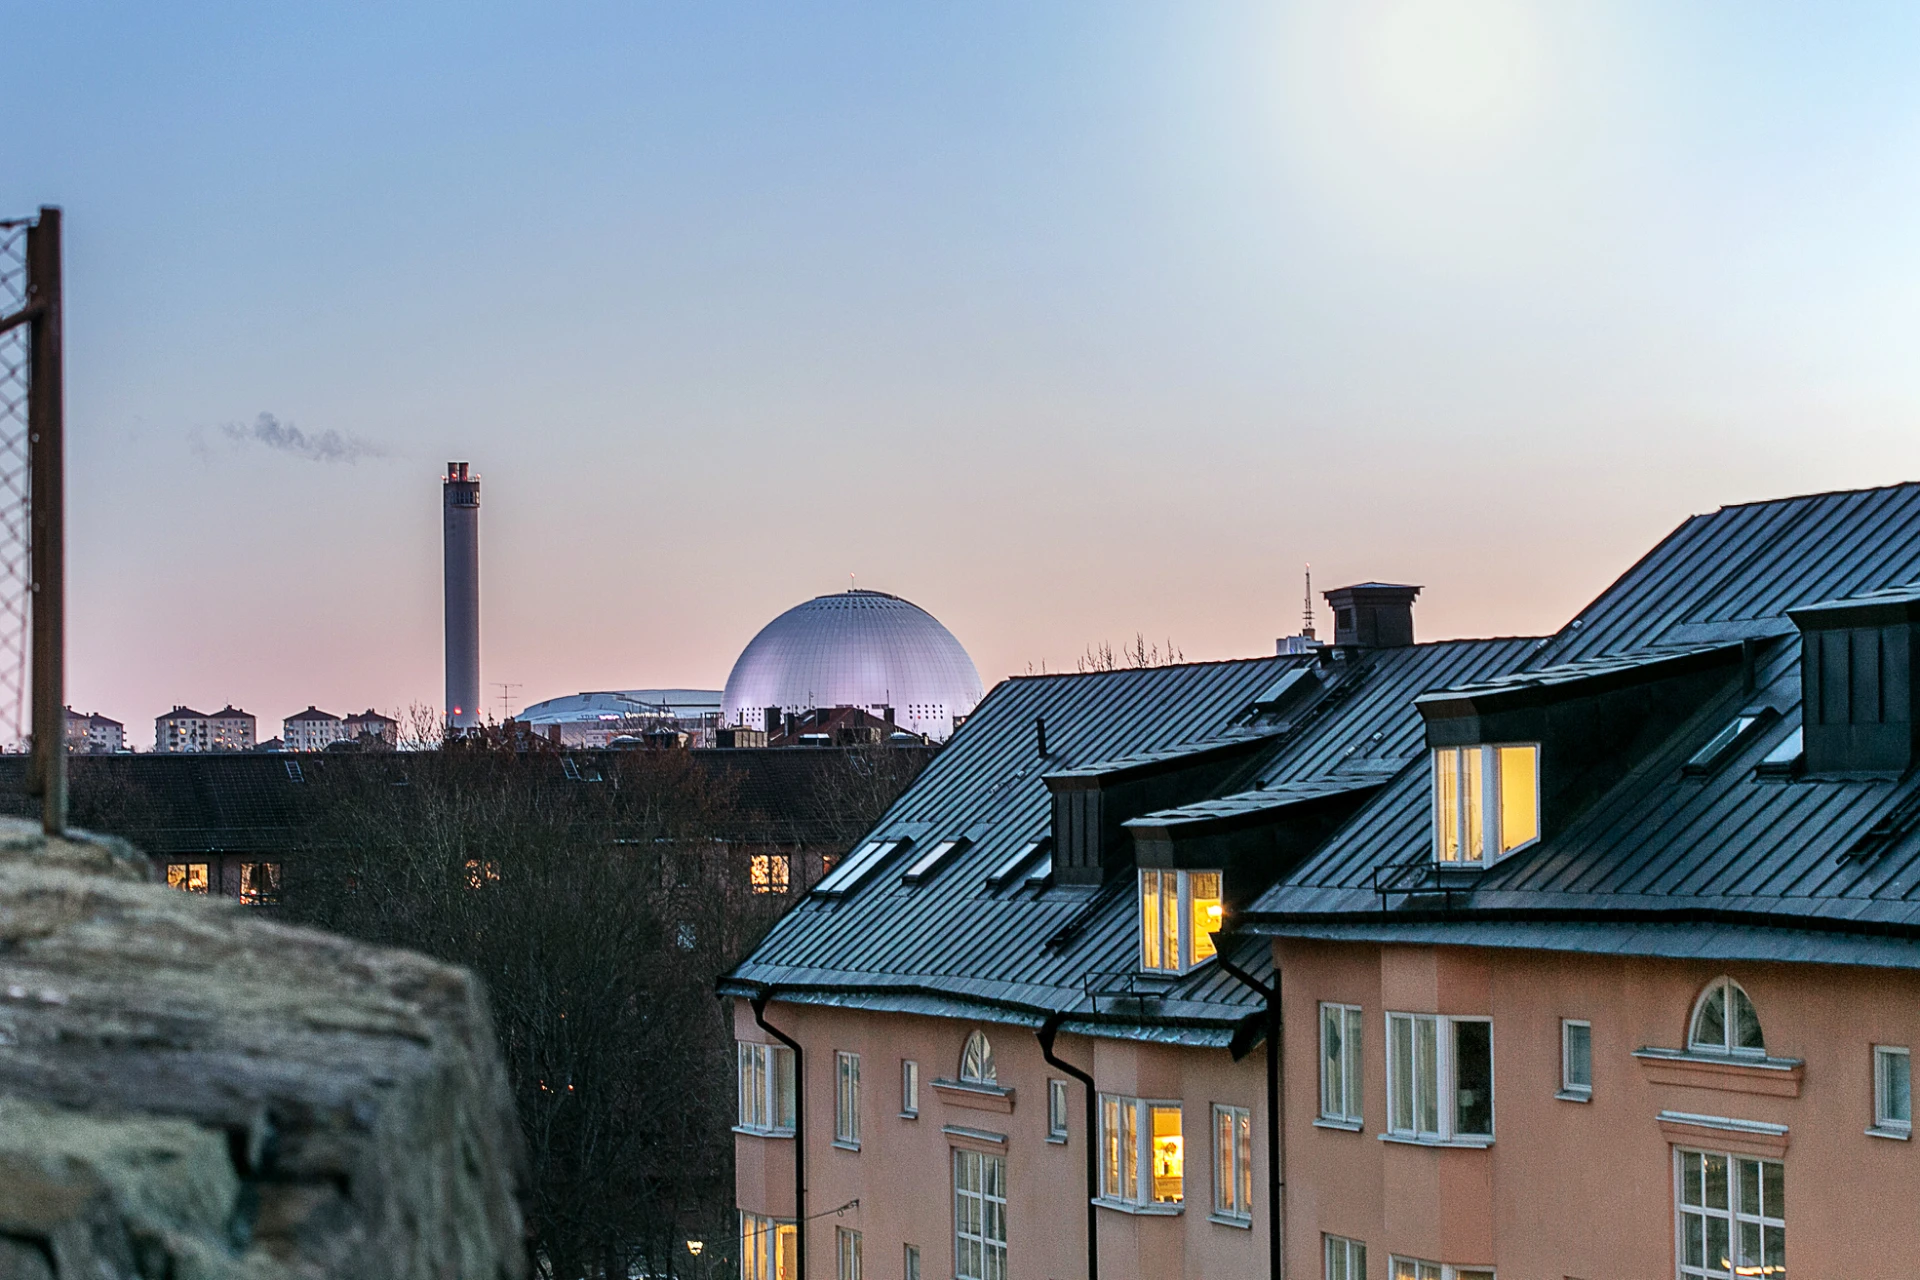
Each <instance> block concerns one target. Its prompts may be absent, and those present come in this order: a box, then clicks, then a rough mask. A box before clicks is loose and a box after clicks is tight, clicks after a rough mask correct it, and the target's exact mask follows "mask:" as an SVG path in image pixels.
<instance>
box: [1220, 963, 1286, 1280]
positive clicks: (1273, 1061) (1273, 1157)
mask: <svg viewBox="0 0 1920 1280" xmlns="http://www.w3.org/2000/svg"><path fill="white" fill-rule="evenodd" d="M1230 945H1231V943H1230V940H1229V939H1227V938H1220V939H1218V940H1217V949H1216V951H1215V958H1216V959H1217V960H1219V962H1220V970H1221V972H1223V973H1225V974H1226V975H1227V976H1228V977H1230V978H1233V979H1234V980H1236V981H1237V982H1239V983H1240V984H1241V985H1242V986H1244V987H1247V988H1249V989H1251V990H1252V991H1254V992H1256V993H1258V994H1259V995H1260V997H1261V998H1262V999H1264V1000H1265V1001H1266V1002H1267V1174H1268V1184H1269V1185H1268V1187H1267V1275H1268V1278H1269V1280H1285V1277H1286V1271H1287V1261H1286V1248H1285V1245H1286V1240H1285V1236H1284V1234H1283V1232H1284V1228H1285V1225H1286V1217H1285V1212H1284V1209H1283V1206H1284V1204H1285V1202H1286V1195H1287V1179H1286V1135H1287V1129H1286V1117H1285V1115H1284V1114H1283V1113H1282V1112H1281V1110H1280V1035H1281V1026H1280V968H1279V966H1278V965H1276V966H1274V970H1273V985H1272V986H1268V985H1267V984H1266V983H1264V982H1262V981H1260V980H1259V979H1258V978H1256V977H1254V976H1253V975H1252V974H1250V973H1248V972H1247V971H1246V970H1245V969H1242V968H1241V967H1240V966H1239V965H1237V964H1235V963H1234V962H1233V961H1231V960H1229V959H1227V950H1228V947H1229V946H1230Z"/></svg>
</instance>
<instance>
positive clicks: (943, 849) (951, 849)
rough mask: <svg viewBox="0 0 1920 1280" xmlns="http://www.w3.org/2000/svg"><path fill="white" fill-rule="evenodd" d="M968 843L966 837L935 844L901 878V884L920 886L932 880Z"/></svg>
mask: <svg viewBox="0 0 1920 1280" xmlns="http://www.w3.org/2000/svg"><path fill="white" fill-rule="evenodd" d="M966 843H967V840H966V839H965V838H964V837H962V838H961V839H957V840H942V841H940V842H939V843H937V844H935V845H934V846H933V848H931V849H929V850H927V851H926V852H925V853H923V854H921V855H920V857H919V858H918V859H917V860H916V861H915V862H914V864H913V865H912V866H910V867H908V868H907V870H906V874H904V875H902V876H901V877H900V882H901V883H902V884H920V883H922V882H924V881H926V880H930V879H932V878H933V873H934V872H936V871H938V870H939V869H940V868H941V866H942V865H943V864H944V863H945V862H946V860H947V859H948V858H950V857H952V856H953V855H954V854H955V853H957V852H959V850H960V848H961V847H962V846H963V845H965V844H966Z"/></svg>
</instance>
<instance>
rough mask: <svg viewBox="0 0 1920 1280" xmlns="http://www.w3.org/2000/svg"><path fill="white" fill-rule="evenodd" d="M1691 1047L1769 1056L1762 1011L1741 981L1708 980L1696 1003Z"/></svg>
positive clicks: (1688, 1042) (1689, 1044)
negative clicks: (1762, 1026) (1744, 989)
mask: <svg viewBox="0 0 1920 1280" xmlns="http://www.w3.org/2000/svg"><path fill="white" fill-rule="evenodd" d="M1687 1048H1689V1049H1691V1050H1693V1051H1694V1052H1695V1053H1726V1054H1736V1055H1739V1056H1741V1057H1749V1058H1764V1057H1766V1056H1767V1042H1766V1038H1765V1037H1764V1036H1762V1035H1761V1034H1760V1014H1759V1012H1758V1011H1757V1010H1755V1009H1754V1007H1753V1001H1752V1000H1750V999H1748V998H1747V993H1746V992H1745V991H1742V990H1741V989H1740V984H1739V983H1737V982H1735V981H1734V980H1733V979H1732V978H1715V979H1714V980H1713V981H1712V982H1710V983H1708V984H1707V989H1706V990H1705V991H1703V992H1701V994H1700V999H1699V1001H1698V1002H1696V1003H1695V1005H1694V1006H1693V1025H1692V1027H1691V1029H1689V1031H1688V1032H1687Z"/></svg>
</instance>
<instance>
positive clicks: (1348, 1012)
mask: <svg viewBox="0 0 1920 1280" xmlns="http://www.w3.org/2000/svg"><path fill="white" fill-rule="evenodd" d="M1333 1020H1337V1021H1338V1022H1339V1024H1340V1028H1339V1034H1340V1058H1339V1067H1338V1071H1339V1079H1337V1080H1336V1079H1334V1078H1333V1075H1332V1071H1331V1070H1330V1068H1329V1061H1330V1058H1329V1051H1328V1044H1327V1037H1328V1032H1329V1029H1330V1026H1329V1024H1330V1022H1331V1021H1333ZM1363 1023H1364V1011H1363V1010H1362V1009H1361V1007H1360V1006H1359V1005H1357V1004H1338V1003H1336V1002H1334V1001H1331V1000H1323V1001H1321V1002H1320V1119H1321V1120H1322V1121H1323V1122H1325V1123H1326V1124H1327V1125H1330V1126H1332V1127H1335V1128H1340V1129H1359V1128H1361V1127H1363V1126H1364V1125H1365V1124H1366V1120H1365V1119H1364V1116H1363V1108H1362V1105H1361V1104H1362V1100H1363V1097H1364V1094H1363V1086H1364V1084H1365V1081H1366V1075H1365V1066H1364V1063H1365V1059H1364V1058H1363V1057H1362V1056H1361V1055H1362V1046H1363V1044H1364V1039H1363V1037H1362V1035H1361V1027H1362V1025H1363ZM1335 1093H1338V1094H1339V1095H1340V1096H1339V1097H1338V1098H1335V1097H1334V1096H1333V1095H1334V1094H1335ZM1335 1103H1337V1104H1338V1105H1332V1104H1335Z"/></svg>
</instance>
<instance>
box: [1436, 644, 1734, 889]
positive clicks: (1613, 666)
mask: <svg viewBox="0 0 1920 1280" xmlns="http://www.w3.org/2000/svg"><path fill="white" fill-rule="evenodd" d="M1740 672H1741V648H1740V646H1739V645H1737V644H1736V645H1721V646H1716V647H1712V648H1698V649H1683V650H1677V651H1670V652H1657V653H1651V654H1636V655H1633V656H1631V657H1621V658H1600V659H1595V660H1593V661H1591V662H1579V663H1571V664H1568V665H1566V666H1560V667H1546V668H1542V669H1541V670H1539V671H1529V672H1523V673H1521V674H1518V675H1512V676H1505V677H1502V678H1500V679H1498V680H1489V681H1486V682H1484V683H1481V684H1474V685H1463V686H1461V687H1459V688H1455V689H1447V690H1442V691H1440V692H1437V693H1428V694H1423V695H1421V696H1420V697H1419V698H1416V699H1415V700H1414V705H1415V706H1416V707H1418V708H1419V711H1420V715H1421V717H1422V719H1424V720H1425V721H1426V729H1427V747H1428V749H1429V751H1430V752H1431V760H1432V813H1433V831H1432V840H1433V860H1434V862H1435V863H1436V864H1438V865H1441V866H1449V865H1452V866H1460V867H1481V866H1488V865H1491V864H1492V863H1494V862H1498V861H1499V860H1500V859H1501V858H1504V857H1507V856H1509V855H1511V854H1514V853H1518V852H1520V851H1521V850H1522V849H1525V848H1527V847H1529V846H1530V845H1532V844H1533V843H1534V842H1535V841H1538V840H1548V839H1551V838H1552V837H1553V836H1554V835H1555V834H1557V833H1558V832H1560V831H1563V830H1565V829H1566V827H1567V825H1568V824H1569V823H1570V822H1571V821H1572V820H1573V819H1574V817H1575V816H1577V815H1578V814H1579V813H1580V811H1581V810H1583V809H1585V808H1586V807H1587V805H1589V804H1591V803H1592V802H1593V801H1594V800H1596V799H1597V798H1599V796H1600V795H1602V794H1603V793H1604V792H1605V791H1606V790H1607V789H1608V788H1610V787H1612V786H1613V785H1614V784H1615V783H1616V782H1618V781H1619V780H1620V779H1621V778H1622V777H1624V776H1625V775H1626V773H1627V771H1628V770H1629V769H1631V768H1632V767H1633V766H1634V765H1635V764H1636V763H1638V762H1639V761H1641V760H1643V759H1645V758H1646V757H1647V756H1648V755H1649V754H1650V753H1651V752H1653V751H1654V750H1656V749H1657V748H1658V747H1659V746H1660V745H1661V744H1662V743H1664V742H1665V741H1666V740H1667V739H1668V738H1669V737H1670V736H1671V735H1672V734H1673V732H1674V731H1675V730H1676V729H1677V728H1679V726H1680V724H1681V723H1682V722H1683V721H1685V720H1686V719H1687V717H1689V716H1691V715H1693V714H1694V713H1695V712H1696V711H1698V710H1700V708H1701V707H1703V706H1704V705H1705V704H1706V703H1707V701H1708V700H1709V699H1711V698H1713V697H1714V696H1715V695H1717V694H1719V693H1720V692H1722V691H1723V690H1725V689H1726V688H1727V687H1728V686H1729V685H1730V684H1731V683H1732V682H1734V681H1736V680H1738V679H1739V678H1740Z"/></svg>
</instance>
